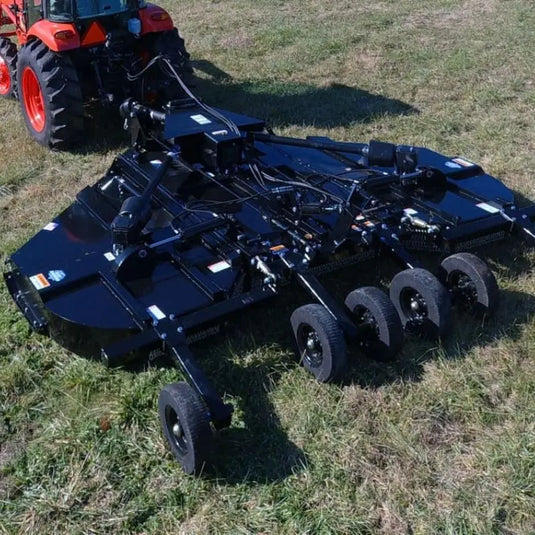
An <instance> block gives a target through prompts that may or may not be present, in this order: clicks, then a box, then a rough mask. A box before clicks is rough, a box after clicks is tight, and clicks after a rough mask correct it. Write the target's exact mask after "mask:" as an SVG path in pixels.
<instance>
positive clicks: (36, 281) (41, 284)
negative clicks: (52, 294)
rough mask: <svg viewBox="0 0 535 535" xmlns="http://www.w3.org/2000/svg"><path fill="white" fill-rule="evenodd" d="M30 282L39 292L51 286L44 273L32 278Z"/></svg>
mask: <svg viewBox="0 0 535 535" xmlns="http://www.w3.org/2000/svg"><path fill="white" fill-rule="evenodd" d="M30 282H31V283H32V284H33V285H34V286H35V288H36V289H37V290H43V289H44V288H48V287H49V286H50V283H49V282H48V279H47V278H46V277H45V276H44V275H43V274H42V273H39V274H38V275H34V276H33V277H30Z"/></svg>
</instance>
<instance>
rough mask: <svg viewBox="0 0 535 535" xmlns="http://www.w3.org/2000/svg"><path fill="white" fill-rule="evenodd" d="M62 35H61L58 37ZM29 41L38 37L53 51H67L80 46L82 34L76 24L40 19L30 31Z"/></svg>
mask: <svg viewBox="0 0 535 535" xmlns="http://www.w3.org/2000/svg"><path fill="white" fill-rule="evenodd" d="M60 32H61V33H60ZM56 35H61V37H59V38H58V37H56ZM27 38H28V41H29V40H30V39H31V38H37V39H39V40H40V41H42V42H43V43H44V44H45V45H46V46H47V47H48V48H49V49H50V50H52V51H53V52H65V51H66V50H73V49H74V48H80V35H79V34H78V30H77V29H76V26H75V25H74V24H70V23H63V22H50V21H49V20H40V21H38V22H36V23H35V24H34V25H33V26H32V27H31V28H30V30H29V31H28V34H27Z"/></svg>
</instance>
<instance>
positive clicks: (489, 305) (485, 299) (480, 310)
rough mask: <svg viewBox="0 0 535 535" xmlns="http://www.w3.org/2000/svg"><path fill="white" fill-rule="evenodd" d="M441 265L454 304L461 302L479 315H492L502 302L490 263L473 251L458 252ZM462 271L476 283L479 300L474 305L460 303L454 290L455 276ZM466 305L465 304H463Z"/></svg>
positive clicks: (465, 307) (471, 311)
mask: <svg viewBox="0 0 535 535" xmlns="http://www.w3.org/2000/svg"><path fill="white" fill-rule="evenodd" d="M441 267H442V269H443V276H444V281H445V284H446V287H447V288H449V289H450V291H452V292H453V304H454V305H455V304H461V307H463V308H464V309H465V310H468V311H469V312H470V313H472V314H475V315H477V316H481V317H485V316H492V315H493V314H494V313H495V312H496V310H497V309H498V306H499V302H500V288H499V286H498V282H497V281H496V277H495V276H494V273H493V272H492V270H491V269H490V267H489V266H488V264H487V263H486V262H485V261H484V260H482V259H481V258H479V257H478V256H476V255H475V254H472V253H456V254H453V255H451V256H449V257H448V258H446V259H445V260H444V261H443V262H442V264H441ZM456 273H462V274H463V275H466V276H467V277H469V278H470V280H471V281H472V283H473V284H474V285H475V289H476V292H477V301H476V303H474V305H473V306H471V307H470V306H466V304H464V303H458V299H456V298H455V297H456V296H455V292H454V291H453V277H454V276H455V274H456ZM463 305H464V306H463Z"/></svg>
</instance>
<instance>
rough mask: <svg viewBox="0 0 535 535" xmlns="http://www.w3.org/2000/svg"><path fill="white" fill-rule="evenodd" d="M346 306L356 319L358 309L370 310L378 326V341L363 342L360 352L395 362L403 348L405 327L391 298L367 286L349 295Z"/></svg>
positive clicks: (370, 356) (377, 358)
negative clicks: (364, 343)
mask: <svg viewBox="0 0 535 535" xmlns="http://www.w3.org/2000/svg"><path fill="white" fill-rule="evenodd" d="M345 305H346V307H347V308H348V309H349V310H350V312H351V314H353V316H354V317H355V315H356V314H357V311H358V309H360V308H363V309H366V310H368V311H369V312H370V314H371V315H372V316H373V319H374V320H375V322H376V324H377V330H378V333H377V334H378V339H377V340H373V341H370V342H369V343H368V344H367V345H363V343H362V341H361V342H360V343H359V349H360V351H361V352H362V353H363V354H364V355H365V356H366V357H369V358H373V359H376V360H381V361H389V360H393V359H394V358H395V357H396V355H397V354H398V353H399V352H400V351H401V348H402V347H403V325H402V324H401V320H400V317H399V314H398V311H397V310H396V307H395V306H394V303H392V301H391V300H390V298H389V297H388V296H387V295H386V294H385V293H384V292H383V291H382V290H380V289H379V288H376V287H375V286H365V287H363V288H357V289H356V290H353V291H352V292H351V293H349V294H348V296H347V297H346V300H345ZM357 327H358V325H357Z"/></svg>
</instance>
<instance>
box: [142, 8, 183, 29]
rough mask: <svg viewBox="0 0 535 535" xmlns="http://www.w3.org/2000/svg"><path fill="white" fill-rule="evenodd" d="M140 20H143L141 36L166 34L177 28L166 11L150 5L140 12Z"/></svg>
mask: <svg viewBox="0 0 535 535" xmlns="http://www.w3.org/2000/svg"><path fill="white" fill-rule="evenodd" d="M139 20H141V35H145V34H147V33H155V32H165V31H167V30H172V29H173V28H174V27H175V25H174V23H173V19H172V18H171V15H169V13H167V11H165V9H163V8H161V7H160V6H157V5H155V4H150V3H148V4H147V7H144V8H143V9H140V10H139Z"/></svg>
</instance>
